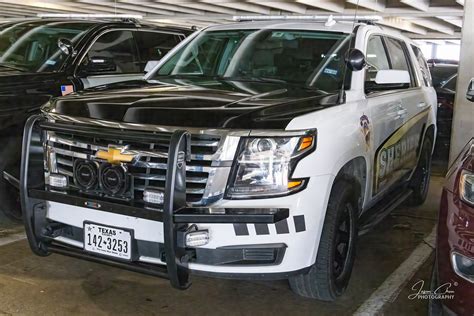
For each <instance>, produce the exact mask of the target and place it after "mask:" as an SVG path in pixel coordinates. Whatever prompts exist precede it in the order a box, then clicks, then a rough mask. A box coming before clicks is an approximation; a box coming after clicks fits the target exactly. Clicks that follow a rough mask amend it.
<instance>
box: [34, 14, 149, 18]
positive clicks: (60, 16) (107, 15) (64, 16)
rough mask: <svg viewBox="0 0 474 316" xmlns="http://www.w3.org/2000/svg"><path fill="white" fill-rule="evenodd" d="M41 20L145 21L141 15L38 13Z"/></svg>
mask: <svg viewBox="0 0 474 316" xmlns="http://www.w3.org/2000/svg"><path fill="white" fill-rule="evenodd" d="M38 17H39V18H82V19H137V20H138V19H143V16H142V15H139V14H78V13H73V14H66V13H38Z"/></svg>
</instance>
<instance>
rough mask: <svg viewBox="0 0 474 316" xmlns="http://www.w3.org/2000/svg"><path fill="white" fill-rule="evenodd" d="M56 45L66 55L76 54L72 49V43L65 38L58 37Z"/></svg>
mask: <svg viewBox="0 0 474 316" xmlns="http://www.w3.org/2000/svg"><path fill="white" fill-rule="evenodd" d="M58 47H59V49H60V50H61V51H62V52H63V53H64V54H66V55H72V56H74V55H75V54H76V51H75V50H74V46H73V45H72V42H71V41H70V40H68V39H67V38H60V39H58Z"/></svg>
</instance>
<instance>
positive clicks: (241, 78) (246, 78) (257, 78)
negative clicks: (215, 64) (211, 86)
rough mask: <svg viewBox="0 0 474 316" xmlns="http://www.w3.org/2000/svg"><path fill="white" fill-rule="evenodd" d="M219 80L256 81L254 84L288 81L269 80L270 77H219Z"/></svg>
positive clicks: (283, 81) (284, 81)
mask: <svg viewBox="0 0 474 316" xmlns="http://www.w3.org/2000/svg"><path fill="white" fill-rule="evenodd" d="M219 79H223V80H230V81H232V80H233V81H254V82H269V83H285V84H287V83H288V81H286V80H283V79H276V78H269V77H243V76H242V77H219Z"/></svg>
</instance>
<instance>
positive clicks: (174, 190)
mask: <svg viewBox="0 0 474 316" xmlns="http://www.w3.org/2000/svg"><path fill="white" fill-rule="evenodd" d="M39 118H40V117H32V118H30V119H29V120H28V122H27V124H26V126H25V132H24V140H23V156H22V170H21V177H20V192H21V200H22V208H23V212H24V221H25V227H26V231H27V236H28V240H29V243H30V246H31V248H32V250H33V251H34V252H35V253H36V254H38V255H40V256H46V255H48V254H50V253H60V254H64V255H69V256H73V257H78V258H82V259H86V260H91V261H96V262H100V263H104V264H109V265H112V266H117V267H120V268H124V269H128V270H133V271H136V272H141V273H147V274H151V275H155V276H158V277H163V278H168V279H170V281H171V284H172V285H173V286H174V287H176V288H180V289H184V288H186V287H188V286H189V274H190V273H196V274H204V275H209V276H219V277H227V278H228V277H231V278H240V279H247V278H250V279H285V278H288V277H289V276H290V275H292V274H296V273H301V272H304V271H306V270H307V269H308V268H307V267H309V266H310V265H311V264H312V262H314V258H315V253H316V251H317V247H314V245H315V243H316V245H317V244H318V240H319V235H320V231H321V229H322V223H323V220H324V214H323V213H318V212H317V210H318V209H321V206H322V205H324V203H325V199H326V198H327V197H326V193H325V192H324V191H322V190H319V193H318V194H319V195H318V196H314V195H313V196H312V197H313V199H308V198H309V197H310V196H311V193H308V192H306V193H304V196H305V198H304V199H302V198H301V197H298V195H300V196H301V195H302V194H303V192H302V193H300V194H296V195H293V196H292V197H291V198H287V200H285V198H281V199H272V202H271V203H270V204H271V205H270V206H269V205H268V202H266V203H267V204H265V203H263V202H262V201H259V202H258V201H223V202H222V203H221V204H220V205H218V206H216V207H213V208H189V207H186V203H185V201H186V196H185V194H184V192H185V188H183V185H182V184H183V183H186V181H184V180H183V179H184V177H185V174H184V172H182V170H184V169H183V168H182V166H183V165H182V163H183V162H182V161H181V162H180V164H181V168H179V167H178V152H188V150H187V149H188V148H187V136H186V135H187V133H186V132H185V131H177V132H175V133H174V134H173V136H172V140H171V144H170V152H169V159H168V173H167V180H166V190H165V205H164V208H163V210H150V209H145V208H143V207H133V206H125V205H123V204H118V203H114V202H113V201H112V202H107V201H103V200H100V201H98V200H94V199H91V198H90V197H77V196H74V197H71V196H68V195H66V194H64V193H55V192H50V191H45V190H44V183H40V182H38V181H37V180H38V179H39V178H41V175H42V174H43V168H44V167H43V157H42V154H41V157H40V156H35V155H38V151H37V150H32V144H34V143H35V141H36V142H37V138H38V137H37V136H38V135H36V134H37V133H38V131H36V130H35V125H37V123H38V119H39ZM33 147H34V145H33ZM184 163H185V162H184ZM325 180H327V181H330V179H329V177H328V178H327V179H325ZM302 200H304V202H303V201H302ZM315 200H316V201H317V202H316V201H315ZM289 201H292V202H289ZM316 204H317V205H316ZM281 205H283V206H284V207H279V206H281ZM296 207H299V208H302V209H303V210H306V209H309V208H310V209H311V211H312V212H314V214H315V215H314V216H313V217H311V218H309V217H307V219H306V222H305V217H304V215H298V214H301V212H304V211H301V210H299V212H300V213H298V210H297V209H295V208H296ZM290 208H292V209H293V210H292V211H291V212H290ZM315 209H316V211H315ZM290 213H291V215H292V216H291V217H290ZM85 221H93V222H96V223H102V224H104V225H111V226H115V227H123V228H128V229H132V230H133V231H134V232H135V238H136V239H137V242H138V245H137V249H138V252H139V253H138V256H137V258H138V259H137V260H134V261H132V262H119V261H115V260H114V259H111V258H108V257H103V256H100V255H93V254H90V253H87V252H85V251H83V249H82V242H83V240H81V238H82V231H81V230H82V225H83V223H84V222H85ZM188 224H197V225H199V226H200V227H199V228H205V229H206V228H207V229H210V231H211V233H213V234H215V236H216V238H214V240H215V242H214V243H213V244H209V245H208V247H200V248H193V249H192V248H191V249H190V248H186V247H185V245H184V244H183V243H182V242H181V241H180V240H181V239H182V234H183V232H184V231H185V230H186V228H187V227H188V226H189V225H188ZM310 227H311V228H313V231H312V232H311V234H310V232H309V231H308V230H309V229H310ZM249 230H250V231H249ZM275 235H276V236H275ZM236 238H240V239H239V240H236ZM289 245H291V246H290V247H289ZM289 248H290V249H291V251H290V255H291V256H290V257H291V258H292V260H293V261H294V262H292V263H291V264H289V263H288V260H289V259H287V256H286V253H288V249H289ZM295 254H297V255H295ZM283 258H285V262H284V263H283V264H282V261H283Z"/></svg>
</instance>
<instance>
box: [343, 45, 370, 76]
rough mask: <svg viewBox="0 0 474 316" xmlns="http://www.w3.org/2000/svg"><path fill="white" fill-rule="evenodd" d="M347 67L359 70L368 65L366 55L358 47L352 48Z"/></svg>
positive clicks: (348, 55)
mask: <svg viewBox="0 0 474 316" xmlns="http://www.w3.org/2000/svg"><path fill="white" fill-rule="evenodd" d="M346 63H347V67H348V68H349V69H350V70H352V71H359V70H362V69H364V67H365V65H366V61H365V55H364V53H363V52H361V51H360V50H358V49H355V48H354V49H351V50H350V51H349V53H348V54H347V59H346Z"/></svg>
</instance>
